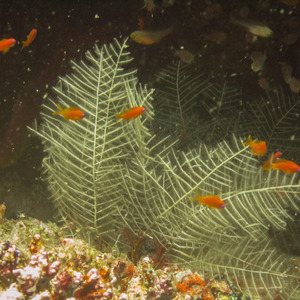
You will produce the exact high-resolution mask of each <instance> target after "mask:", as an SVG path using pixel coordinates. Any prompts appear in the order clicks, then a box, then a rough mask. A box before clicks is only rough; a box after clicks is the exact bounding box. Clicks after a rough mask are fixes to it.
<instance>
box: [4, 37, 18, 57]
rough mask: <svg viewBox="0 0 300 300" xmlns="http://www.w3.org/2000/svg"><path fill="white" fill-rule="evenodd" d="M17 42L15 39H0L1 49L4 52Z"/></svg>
mask: <svg viewBox="0 0 300 300" xmlns="http://www.w3.org/2000/svg"><path fill="white" fill-rule="evenodd" d="M15 43H16V40H15V39H3V40H1V41H0V51H3V54H4V53H6V52H7V51H8V50H9V48H11V47H13V46H14V45H15Z"/></svg>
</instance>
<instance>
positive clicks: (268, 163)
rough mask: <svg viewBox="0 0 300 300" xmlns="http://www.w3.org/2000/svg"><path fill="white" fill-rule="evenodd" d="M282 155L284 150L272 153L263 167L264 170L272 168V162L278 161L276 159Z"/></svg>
mask: <svg viewBox="0 0 300 300" xmlns="http://www.w3.org/2000/svg"><path fill="white" fill-rule="evenodd" d="M281 155H282V152H276V153H274V154H272V155H271V156H270V157H269V159H268V160H266V161H265V162H264V163H263V165H262V168H263V169H264V170H271V169H272V163H273V162H274V161H276V159H278V158H279V157H280V156H281Z"/></svg>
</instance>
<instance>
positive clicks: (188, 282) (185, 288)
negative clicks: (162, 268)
mask: <svg viewBox="0 0 300 300" xmlns="http://www.w3.org/2000/svg"><path fill="white" fill-rule="evenodd" d="M205 285H206V284H205V281H204V280H202V279H201V278H200V277H199V275H197V274H188V275H186V276H184V277H183V278H182V279H181V281H180V282H178V283H177V285H176V287H177V290H179V291H180V292H182V293H188V294H199V293H201V291H202V289H203V287H205Z"/></svg>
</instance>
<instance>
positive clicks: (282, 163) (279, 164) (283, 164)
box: [270, 158, 300, 174]
mask: <svg viewBox="0 0 300 300" xmlns="http://www.w3.org/2000/svg"><path fill="white" fill-rule="evenodd" d="M270 169H274V170H280V171H282V172H284V173H287V174H290V173H299V172H300V166H298V165H297V164H295V163H294V162H293V161H291V160H287V159H282V158H279V159H277V160H276V161H275V162H274V163H271V167H270Z"/></svg>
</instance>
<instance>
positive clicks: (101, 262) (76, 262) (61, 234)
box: [0, 218, 242, 300]
mask: <svg viewBox="0 0 300 300" xmlns="http://www.w3.org/2000/svg"><path fill="white" fill-rule="evenodd" d="M71 227H72V224H71V225H70V227H68V228H67V227H64V228H59V227H58V226H57V225H56V224H54V223H48V224H46V223H43V222H41V221H39V220H36V219H33V218H29V219H28V218H21V219H18V220H11V221H9V220H6V219H3V220H2V222H1V223H0V234H1V237H2V238H1V243H0V299H1V300H4V299H6V300H8V299H14V300H22V299H34V300H50V299H86V300H88V299H123V300H125V299H205V300H209V299H241V298H242V295H239V294H236V293H235V288H234V282H231V281H230V278H219V277H216V278H214V279H212V278H209V276H208V275H207V274H205V273H203V274H200V273H195V272H193V271H191V270H188V269H183V268H180V267H178V266H176V265H174V264H168V265H166V264H165V263H164V262H163V263H162V264H160V267H159V268H157V263H156V261H157V257H155V256H149V255H148V256H142V257H140V258H139V260H138V261H137V263H136V264H133V263H132V262H131V261H130V260H129V259H128V257H126V256H119V255H118V253H103V252H100V251H98V250H97V249H95V248H93V247H90V246H89V245H88V244H87V243H86V242H84V241H82V240H80V239H76V238H70V237H66V236H67V233H68V232H69V234H70V229H71ZM156 255H158V254H157V253H156Z"/></svg>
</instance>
